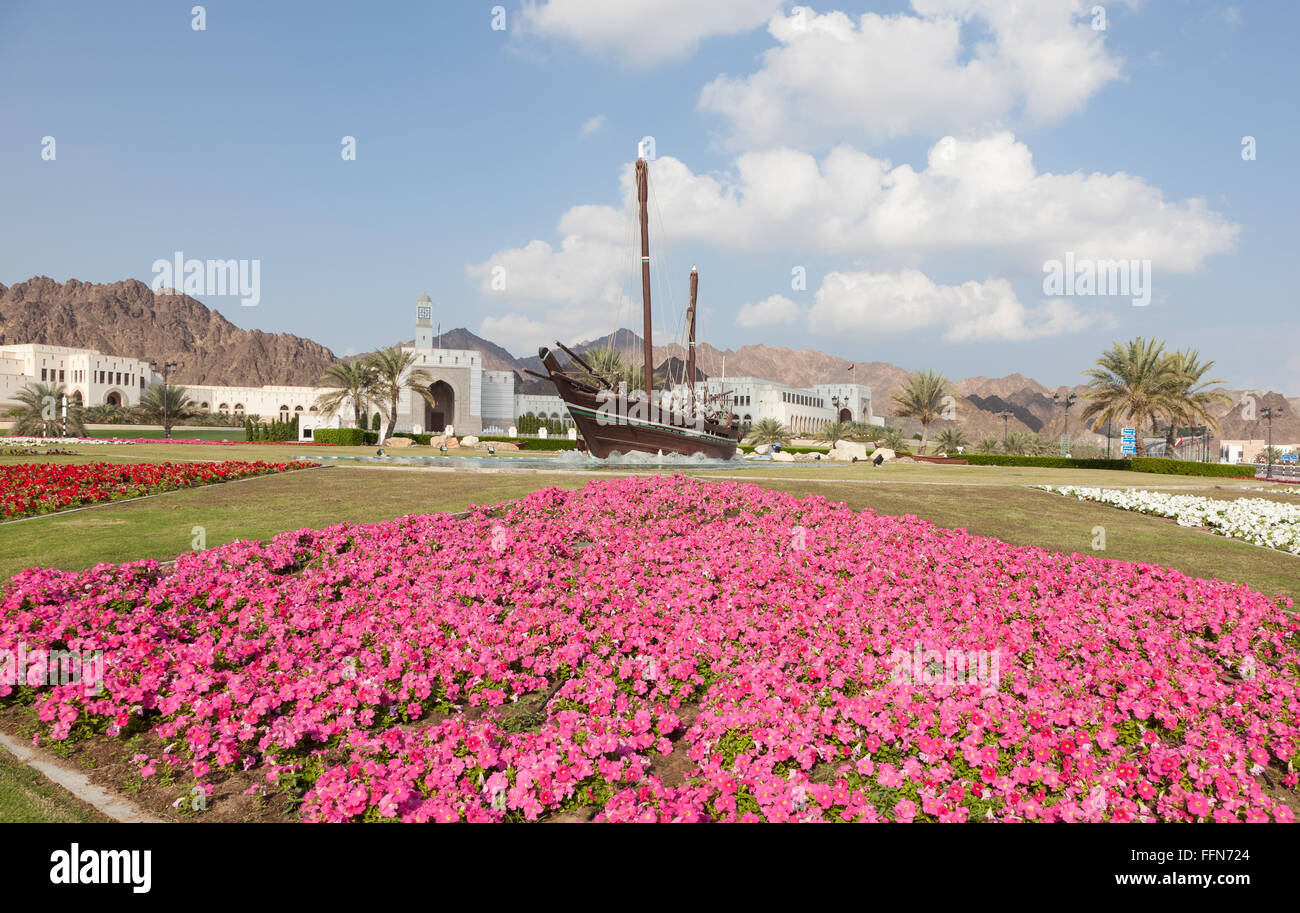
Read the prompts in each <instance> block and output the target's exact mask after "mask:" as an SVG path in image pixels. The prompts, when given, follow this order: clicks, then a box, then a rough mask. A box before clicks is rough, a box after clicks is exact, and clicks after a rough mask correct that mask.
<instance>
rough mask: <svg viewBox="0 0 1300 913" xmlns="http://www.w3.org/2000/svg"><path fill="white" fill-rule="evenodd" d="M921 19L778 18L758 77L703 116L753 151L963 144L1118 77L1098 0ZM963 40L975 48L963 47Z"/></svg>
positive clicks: (934, 0) (960, 5) (928, 12)
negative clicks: (924, 138)
mask: <svg viewBox="0 0 1300 913" xmlns="http://www.w3.org/2000/svg"><path fill="white" fill-rule="evenodd" d="M912 6H913V9H914V10H915V14H914V15H913V14H907V13H897V14H892V15H885V16H882V15H879V14H876V13H865V14H863V15H862V16H861V17H859V18H858V19H857V21H856V22H855V21H854V20H853V18H851V17H850V16H849V15H847V14H845V13H842V12H838V11H835V12H828V13H825V14H821V15H819V14H817V13H816V12H815V11H813V10H811V9H810V8H807V7H804V12H803V13H802V14H801V13H798V12H795V13H794V14H793V15H791V16H789V17H784V16H780V15H778V16H775V17H773V18H772V19H771V21H770V22H769V24H768V31H769V32H770V33H771V34H772V37H773V38H775V39H776V41H777V42H778V45H777V46H776V47H774V48H771V49H770V50H768V51H766V52H764V54H763V55H762V62H761V65H760V67H759V69H758V70H757V72H755V73H753V74H751V75H748V76H744V77H733V76H727V75H721V76H719V77H718V78H717V79H715V80H714V81H713V82H712V83H710V84H708V85H707V86H705V87H704V89H703V90H702V91H701V93H700V99H699V104H700V107H701V108H702V109H704V110H707V111H712V112H715V113H717V114H720V115H722V116H723V117H725V118H726V119H727V120H728V121H730V124H731V128H732V132H733V139H734V140H735V141H736V142H737V143H742V144H747V145H770V144H775V143H788V142H790V141H791V139H792V138H794V137H799V138H800V141H801V142H804V141H812V142H817V141H819V140H823V139H828V138H832V137H833V138H839V139H842V138H845V137H846V136H858V135H864V134H865V135H870V136H880V135H884V136H899V135H905V134H912V133H925V132H929V133H930V134H931V135H939V134H943V133H956V134H961V133H964V132H969V131H971V130H975V129H978V128H981V127H985V126H988V125H995V124H998V123H1001V122H1003V121H1004V120H1005V119H1006V118H1009V117H1011V116H1013V115H1015V114H1018V113H1023V115H1024V116H1025V118H1026V119H1027V120H1029V121H1030V122H1046V121H1054V120H1057V119H1059V118H1061V117H1063V116H1065V115H1067V114H1070V113H1071V112H1073V111H1076V110H1078V109H1080V108H1082V107H1083V106H1084V104H1086V102H1087V101H1088V99H1089V98H1090V97H1092V96H1093V95H1094V94H1095V93H1096V92H1097V91H1098V90H1099V89H1100V88H1102V87H1103V86H1105V85H1106V84H1107V83H1109V82H1111V81H1112V80H1114V79H1117V78H1119V76H1120V71H1121V62H1120V61H1119V60H1118V59H1117V58H1115V57H1113V56H1111V55H1110V54H1109V53H1107V51H1106V48H1105V44H1104V40H1103V38H1104V35H1105V32H1102V31H1095V30H1094V29H1093V28H1092V25H1091V9H1092V7H1093V6H1094V4H1093V3H1092V2H1091V0H1088V2H1085V0H1032V2H1023V3H1008V2H1005V0H913V3H912ZM964 32H965V34H966V36H967V37H966V40H965V41H963V37H964Z"/></svg>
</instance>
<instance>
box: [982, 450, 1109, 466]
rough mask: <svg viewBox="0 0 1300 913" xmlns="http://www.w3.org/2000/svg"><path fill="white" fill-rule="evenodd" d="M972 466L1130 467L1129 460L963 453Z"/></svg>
mask: <svg viewBox="0 0 1300 913" xmlns="http://www.w3.org/2000/svg"><path fill="white" fill-rule="evenodd" d="M962 457H963V458H964V459H965V460H966V462H967V463H969V464H970V465H972V466H1043V467H1046V468H1048V469H1129V468H1130V466H1129V461H1128V460H1104V459H1103V460H1085V459H1079V458H1074V457H1053V456H1021V455H1020V454H1015V453H963V454H962Z"/></svg>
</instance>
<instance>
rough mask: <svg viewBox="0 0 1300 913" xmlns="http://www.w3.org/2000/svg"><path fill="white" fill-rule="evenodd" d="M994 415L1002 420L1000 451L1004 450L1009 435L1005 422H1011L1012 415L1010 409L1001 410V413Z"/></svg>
mask: <svg viewBox="0 0 1300 913" xmlns="http://www.w3.org/2000/svg"><path fill="white" fill-rule="evenodd" d="M996 415H997V417H998V418H1000V419H1002V449H1003V450H1006V449H1007V437H1008V435H1009V433H1010V432H1008V431H1007V422H1009V421H1010V420H1011V416H1012V415H1013V413H1012V411H1011V410H1010V409H1003V410H1002V411H1001V412H998V413H996Z"/></svg>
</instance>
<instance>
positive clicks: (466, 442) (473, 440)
mask: <svg viewBox="0 0 1300 913" xmlns="http://www.w3.org/2000/svg"><path fill="white" fill-rule="evenodd" d="M477 443H478V438H477V437H475V436H474V435H472V434H467V435H465V436H464V437H463V438H461V439H460V446H462V447H473V446H474V445H475V444H477Z"/></svg>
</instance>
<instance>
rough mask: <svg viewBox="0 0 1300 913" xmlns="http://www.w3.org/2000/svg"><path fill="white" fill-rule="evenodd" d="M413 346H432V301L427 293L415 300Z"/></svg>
mask: <svg viewBox="0 0 1300 913" xmlns="http://www.w3.org/2000/svg"><path fill="white" fill-rule="evenodd" d="M415 347H416V348H417V349H432V348H433V301H432V300H431V299H430V298H429V296H428V295H427V294H421V295H420V297H419V298H417V299H416V300H415Z"/></svg>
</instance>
